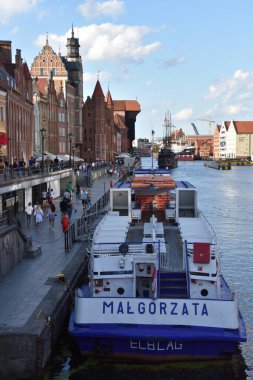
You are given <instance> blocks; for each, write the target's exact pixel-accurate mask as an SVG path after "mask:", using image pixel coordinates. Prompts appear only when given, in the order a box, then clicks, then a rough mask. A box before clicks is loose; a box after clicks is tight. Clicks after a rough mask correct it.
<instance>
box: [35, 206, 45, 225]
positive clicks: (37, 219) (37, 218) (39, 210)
mask: <svg viewBox="0 0 253 380" xmlns="http://www.w3.org/2000/svg"><path fill="white" fill-rule="evenodd" d="M43 215H44V213H43V211H42V208H41V207H40V205H39V204H38V205H37V207H36V210H35V226H36V227H39V225H40V223H41V222H42V221H43Z"/></svg>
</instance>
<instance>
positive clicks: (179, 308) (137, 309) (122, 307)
mask: <svg viewBox="0 0 253 380" xmlns="http://www.w3.org/2000/svg"><path fill="white" fill-rule="evenodd" d="M103 314H122V315H127V314H150V315H154V314H159V315H189V316H191V315H194V316H208V310H207V306H206V304H205V303H199V302H191V303H186V302H183V303H178V302H170V303H165V302H158V303H156V302H149V303H148V304H146V303H144V302H138V304H137V305H133V304H131V302H130V301H127V302H121V301H120V302H116V301H111V302H106V301H104V302H103Z"/></svg>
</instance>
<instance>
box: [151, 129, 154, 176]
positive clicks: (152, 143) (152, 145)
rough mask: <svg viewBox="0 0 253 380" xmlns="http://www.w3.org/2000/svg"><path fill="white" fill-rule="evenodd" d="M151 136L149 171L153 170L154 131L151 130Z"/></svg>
mask: <svg viewBox="0 0 253 380" xmlns="http://www.w3.org/2000/svg"><path fill="white" fill-rule="evenodd" d="M151 134H152V139H151V157H152V166H151V169H152V170H153V169H154V134H155V131H154V130H153V129H152V131H151Z"/></svg>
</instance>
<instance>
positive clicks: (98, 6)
mask: <svg viewBox="0 0 253 380" xmlns="http://www.w3.org/2000/svg"><path fill="white" fill-rule="evenodd" d="M78 8H79V10H80V12H81V13H82V15H83V16H84V17H86V18H89V19H91V18H96V17H100V16H106V17H108V16H109V17H112V18H115V17H117V16H118V15H119V14H120V13H122V12H124V9H125V6H124V2H123V1H122V0H107V1H95V0H86V1H84V3H83V4H81V5H79V7H78Z"/></svg>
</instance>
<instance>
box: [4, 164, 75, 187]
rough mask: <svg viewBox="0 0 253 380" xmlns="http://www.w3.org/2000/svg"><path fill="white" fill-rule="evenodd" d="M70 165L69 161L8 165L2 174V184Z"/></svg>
mask: <svg viewBox="0 0 253 380" xmlns="http://www.w3.org/2000/svg"><path fill="white" fill-rule="evenodd" d="M69 168H70V165H69V163H64V164H52V165H50V166H46V165H45V166H44V167H41V166H38V167H35V166H29V167H28V168H26V167H23V168H13V167H7V168H5V169H4V171H3V172H1V174H0V184H4V183H5V182H9V181H11V180H18V179H22V178H27V177H32V176H38V175H42V174H48V173H51V172H56V171H60V170H64V169H69Z"/></svg>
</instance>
